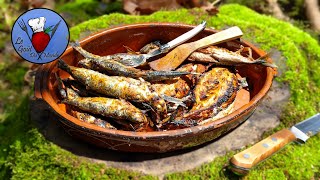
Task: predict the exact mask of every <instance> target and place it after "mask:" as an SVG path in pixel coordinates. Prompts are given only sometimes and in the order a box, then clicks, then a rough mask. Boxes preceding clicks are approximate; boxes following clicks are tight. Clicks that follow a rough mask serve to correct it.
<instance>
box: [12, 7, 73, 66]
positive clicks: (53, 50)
mask: <svg viewBox="0 0 320 180" xmlns="http://www.w3.org/2000/svg"><path fill="white" fill-rule="evenodd" d="M69 37H70V36H69V28H68V25H67V23H66V22H65V20H64V19H63V18H62V17H61V16H60V15H59V14H58V13H56V12H54V11H52V10H50V9H45V8H36V9H31V10H29V11H27V12H25V13H23V14H22V15H20V16H19V18H18V19H17V20H16V22H15V23H14V25H13V27H12V31H11V41H12V45H13V47H14V49H15V50H16V52H17V53H18V54H19V55H20V56H21V57H22V58H23V59H25V60H27V61H29V62H32V63H37V64H43V63H48V62H51V61H53V60H55V59H57V58H59V57H60V56H61V55H62V53H63V52H64V51H65V50H66V48H67V46H68V43H69Z"/></svg>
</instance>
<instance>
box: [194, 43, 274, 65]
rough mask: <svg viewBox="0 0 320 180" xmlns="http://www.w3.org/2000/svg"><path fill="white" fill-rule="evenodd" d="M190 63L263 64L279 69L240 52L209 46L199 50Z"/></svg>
mask: <svg viewBox="0 0 320 180" xmlns="http://www.w3.org/2000/svg"><path fill="white" fill-rule="evenodd" d="M188 60H189V61H197V62H208V63H214V64H217V65H229V66H238V65H242V64H262V65H264V66H270V67H277V66H276V65H274V64H271V63H268V62H267V61H265V60H264V59H262V58H261V59H260V58H258V59H253V58H252V57H244V56H242V55H241V54H240V52H238V51H237V52H233V51H230V50H228V49H226V48H221V47H217V46H209V47H207V48H204V49H199V50H198V51H197V52H194V53H192V54H191V55H190V56H189V57H188Z"/></svg>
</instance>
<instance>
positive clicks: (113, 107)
mask: <svg viewBox="0 0 320 180" xmlns="http://www.w3.org/2000/svg"><path fill="white" fill-rule="evenodd" d="M66 92H67V98H66V99H64V100H63V101H62V102H63V103H66V104H69V105H71V106H74V107H76V108H79V109H81V110H82V111H85V112H90V113H93V114H98V115H102V116H104V117H111V118H114V119H119V120H129V121H131V122H133V123H147V118H146V116H145V115H144V114H143V113H142V112H141V110H140V109H138V108H136V107H135V106H133V105H132V104H131V103H129V102H126V101H124V100H119V99H111V98H105V97H79V96H78V95H77V94H76V93H75V92H74V91H73V90H72V89H70V88H66Z"/></svg>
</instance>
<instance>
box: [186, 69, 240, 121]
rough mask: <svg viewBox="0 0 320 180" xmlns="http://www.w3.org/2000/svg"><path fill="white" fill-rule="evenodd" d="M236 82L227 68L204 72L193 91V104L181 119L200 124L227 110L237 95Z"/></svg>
mask: <svg viewBox="0 0 320 180" xmlns="http://www.w3.org/2000/svg"><path fill="white" fill-rule="evenodd" d="M238 89H239V87H238V81H237V77H236V75H235V74H234V73H232V72H230V70H229V69H227V68H220V67H216V68H212V69H211V70H210V71H208V72H206V73H205V74H204V75H203V76H202V77H201V78H200V80H199V82H198V83H197V85H196V87H195V89H194V96H195V104H194V105H193V107H192V108H191V110H190V111H189V112H188V113H187V114H185V115H184V116H183V118H182V119H184V120H186V121H189V120H198V122H201V121H203V120H205V119H207V118H211V117H213V116H215V115H217V114H218V113H219V112H221V111H224V110H228V111H231V109H227V107H228V106H229V105H231V104H232V103H233V102H234V100H235V98H236V95H237V91H238Z"/></svg>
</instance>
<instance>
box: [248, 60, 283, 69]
mask: <svg viewBox="0 0 320 180" xmlns="http://www.w3.org/2000/svg"><path fill="white" fill-rule="evenodd" d="M252 63H255V64H262V65H264V66H268V67H272V68H278V66H277V65H275V64H274V63H269V62H267V61H266V60H264V59H256V60H254V61H253V62H252Z"/></svg>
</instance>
